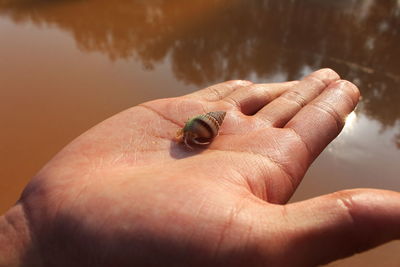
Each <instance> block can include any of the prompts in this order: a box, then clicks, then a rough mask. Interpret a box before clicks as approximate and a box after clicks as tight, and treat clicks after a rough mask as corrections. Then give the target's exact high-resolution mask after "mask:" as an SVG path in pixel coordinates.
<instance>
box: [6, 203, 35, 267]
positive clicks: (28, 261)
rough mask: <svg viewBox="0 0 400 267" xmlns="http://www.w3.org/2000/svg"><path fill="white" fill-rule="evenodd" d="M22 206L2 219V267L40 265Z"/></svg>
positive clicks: (7, 213) (16, 206) (13, 209)
mask: <svg viewBox="0 0 400 267" xmlns="http://www.w3.org/2000/svg"><path fill="white" fill-rule="evenodd" d="M38 259H39V257H38V254H37V253H36V248H35V246H34V244H33V242H32V236H31V232H30V229H29V224H28V221H27V219H26V217H25V212H24V209H23V206H22V204H17V205H15V206H14V207H12V208H11V209H10V210H8V211H7V212H6V213H5V214H4V215H3V216H1V217H0V266H23V265H35V266H36V265H39V264H38V263H39V261H38Z"/></svg>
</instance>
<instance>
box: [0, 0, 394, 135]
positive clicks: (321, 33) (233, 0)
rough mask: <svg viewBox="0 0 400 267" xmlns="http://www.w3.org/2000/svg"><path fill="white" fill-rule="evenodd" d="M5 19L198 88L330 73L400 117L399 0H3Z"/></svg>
mask: <svg viewBox="0 0 400 267" xmlns="http://www.w3.org/2000/svg"><path fill="white" fill-rule="evenodd" d="M0 14H7V15H9V16H10V17H12V19H13V20H14V21H15V22H24V21H32V22H34V23H37V24H43V23H45V24H54V25H57V26H58V27H60V28H62V29H64V30H67V31H69V32H71V33H72V34H73V35H74V37H75V39H76V42H77V44H78V46H79V47H80V49H82V50H85V51H101V52H103V53H106V54H107V55H108V56H109V57H110V58H111V59H120V58H123V59H135V60H139V61H140V62H142V64H143V66H145V67H146V68H147V69H152V68H153V67H154V66H155V65H157V64H158V63H160V62H162V61H164V60H170V61H171V65H172V69H173V72H174V74H175V76H176V78H177V79H179V80H181V81H183V82H185V83H189V84H196V85H199V86H200V85H206V84H209V83H213V82H217V81H221V80H226V79H232V78H246V77H257V78H258V79H260V80H263V81H268V80H272V79H276V78H275V77H281V79H297V78H299V77H301V76H303V75H304V73H305V72H306V71H307V70H309V69H317V68H320V67H326V66H330V67H332V68H334V69H335V70H337V71H338V72H339V73H340V74H341V75H342V77H343V78H346V79H349V80H351V81H354V82H355V83H357V84H358V85H359V87H360V88H361V90H362V94H363V102H362V105H361V112H363V113H365V114H367V115H368V116H369V117H371V118H374V119H376V120H379V121H380V122H381V123H382V124H383V125H384V126H385V127H394V126H395V125H396V122H397V121H399V120H400V105H398V103H400V89H399V85H400V46H399V45H398V44H399V43H400V4H399V2H398V1H396V0H385V1H382V0H370V1H361V0H359V1H358V0H347V1H345V0H331V1H316V0H302V1H300V0H291V1H274V0H263V1H246V0H230V1H228V0H212V1H202V0H192V1H184V0H149V1H142V0H118V1H107V0H87V1H79V0H77V1H73V2H71V1H56V0H52V1H50V0H41V1H39V0H14V1H10V0H0ZM399 136H400V133H399ZM398 139H399V138H397V140H398Z"/></svg>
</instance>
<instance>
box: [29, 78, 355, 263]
mask: <svg viewBox="0 0 400 267" xmlns="http://www.w3.org/2000/svg"><path fill="white" fill-rule="evenodd" d="M336 80H338V76H337V75H336V74H334V73H332V72H331V71H327V70H322V71H319V72H317V73H314V74H313V75H312V76H310V77H308V78H306V79H305V80H303V81H301V82H300V83H295V82H293V83H282V84H270V85H250V84H249V83H246V82H239V81H237V82H228V83H223V84H219V85H216V86H213V87H211V88H208V89H204V90H202V91H199V92H196V93H194V94H191V95H187V96H184V97H179V98H173V99H162V100H157V101H152V102H148V103H144V104H142V105H140V106H137V107H134V108H131V109H129V110H127V111H124V112H122V113H120V114H118V115H116V116H114V117H112V118H110V119H108V120H106V121H104V122H103V123H101V124H99V125H98V126H96V127H94V128H93V129H91V130H89V131H88V132H87V133H85V134H83V135H82V136H81V137H79V138H78V139H76V140H75V141H74V142H73V143H71V144H70V145H69V146H67V147H66V148H65V149H64V150H63V151H62V152H60V153H59V154H58V155H57V156H56V157H55V158H54V159H53V160H52V161H51V162H50V163H49V164H48V165H46V167H45V168H44V169H43V170H42V171H41V172H40V173H39V174H38V175H37V176H36V177H35V179H34V180H33V181H32V182H31V183H30V185H29V186H28V187H27V189H26V190H25V192H24V195H23V201H25V202H26V203H28V204H27V206H28V208H27V210H29V211H30V212H29V215H28V217H29V220H30V222H31V224H32V226H33V228H34V229H35V230H34V232H36V235H37V236H40V239H41V241H40V242H41V246H42V247H43V249H44V250H46V251H52V253H50V254H52V256H51V258H49V259H47V261H48V262H49V263H52V261H54V262H53V263H55V262H59V257H72V258H64V259H63V260H64V261H65V262H66V264H67V263H68V262H69V260H75V262H81V263H83V264H85V262H86V263H87V262H88V261H89V262H90V261H93V262H98V264H100V263H101V264H104V265H108V264H112V265H115V266H117V265H124V264H128V263H129V262H131V261H132V259H136V260H137V259H139V263H140V264H143V265H156V264H162V265H167V264H177V262H180V263H181V264H183V265H193V264H199V265H203V264H207V263H209V262H214V263H218V262H219V261H221V262H224V263H227V262H228V263H230V264H231V265H232V264H233V263H236V264H243V263H245V264H249V259H251V260H252V261H254V262H258V263H260V262H261V263H262V264H265V263H270V264H276V263H277V262H279V263H280V265H281V266H283V265H285V264H288V265H290V264H291V262H293V261H296V260H299V259H301V255H297V256H296V255H295V254H292V257H291V259H285V254H284V253H280V255H278V256H277V253H276V252H277V250H283V251H284V250H285V249H286V252H291V251H290V247H288V246H289V245H288V244H289V242H288V241H287V236H286V234H285V233H283V231H284V230H283V229H285V227H287V223H288V220H290V219H288V218H283V217H284V216H285V215H284V214H285V208H284V206H278V205H274V204H272V203H276V204H284V203H286V201H287V200H288V199H289V198H290V196H291V195H292V194H293V192H294V190H295V188H296V187H297V185H298V184H299V182H300V181H301V179H302V177H303V175H304V173H305V171H306V170H307V168H308V167H309V165H310V164H311V162H312V161H313V160H314V159H315V157H316V156H317V155H318V154H319V153H320V152H321V151H322V149H323V148H324V147H325V146H326V145H327V144H328V143H329V142H330V141H331V140H332V139H333V138H334V137H335V136H336V135H337V134H338V133H339V131H340V127H341V125H340V123H342V122H343V121H342V119H343V118H344V116H345V115H346V114H348V113H349V112H350V111H351V110H352V109H353V108H354V106H355V104H356V102H357V98H358V94H357V92H356V90H355V89H354V88H353V87H352V86H351V85H349V84H348V83H335V81H336ZM326 88H328V89H326ZM311 102H312V103H313V104H310V103H311ZM267 104H268V105H267ZM306 104H308V105H306ZM217 110H224V111H227V116H226V118H225V121H224V123H223V125H222V127H221V131H220V135H219V136H218V137H217V138H216V139H215V140H214V141H213V142H212V144H211V145H209V146H208V147H206V148H205V149H202V148H198V147H197V148H195V149H194V150H189V149H187V148H185V147H184V145H182V144H178V143H177V142H175V141H174V137H175V134H176V131H177V130H178V129H179V128H181V127H182V126H183V125H184V123H185V121H186V120H187V119H188V118H189V117H192V116H194V115H198V114H203V113H205V112H209V111H217ZM313 125H318V127H316V128H314V129H310V128H311V127H312V126H313ZM285 220H286V221H285ZM277 222H278V224H277ZM270 227H272V228H274V229H275V230H274V231H272V230H268V229H269V228H270ZM60 229H62V231H60ZM261 232H262V233H263V237H262V239H263V241H262V242H260V235H259V234H260V233H261ZM266 232H268V234H267V235H266V234H265V233H266ZM54 233H57V234H54ZM60 240H62V242H60ZM269 242H274V245H273V246H270V245H269ZM49 244H51V246H50V245H49ZM88 247H89V249H88ZM60 251H62V253H61V252H60ZM66 251H67V252H70V253H65V252H66ZM74 251H85V253H83V254H84V257H82V254H80V253H75V252H74ZM90 251H96V253H93V254H91V253H90ZM260 251H262V253H260ZM232 252H237V253H232ZM154 254H156V255H158V256H157V257H156V259H155V258H154V256H153V255H154ZM278 254H279V253H278ZM65 255H69V256H65ZM71 255H73V256H71ZM74 255H75V256H77V258H73V257H74ZM109 255H111V256H109ZM182 255H183V256H182ZM78 256H79V257H78ZM305 263H306V264H307V262H305Z"/></svg>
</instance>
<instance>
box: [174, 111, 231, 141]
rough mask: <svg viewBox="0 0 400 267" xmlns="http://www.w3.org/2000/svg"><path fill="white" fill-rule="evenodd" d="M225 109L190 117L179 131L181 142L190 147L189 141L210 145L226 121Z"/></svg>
mask: <svg viewBox="0 0 400 267" xmlns="http://www.w3.org/2000/svg"><path fill="white" fill-rule="evenodd" d="M225 115H226V112H225V111H213V112H208V113H206V114H202V115H197V116H195V117H193V118H191V119H189V120H188V121H187V122H186V124H185V126H184V127H183V128H182V129H180V130H179V131H178V133H177V137H178V139H179V140H180V141H181V142H184V143H185V145H186V146H187V147H189V148H192V147H191V146H190V145H189V143H191V144H196V145H208V144H210V143H211V141H212V140H213V139H214V137H216V136H217V135H218V131H219V127H221V124H222V122H223V121H224V118H225Z"/></svg>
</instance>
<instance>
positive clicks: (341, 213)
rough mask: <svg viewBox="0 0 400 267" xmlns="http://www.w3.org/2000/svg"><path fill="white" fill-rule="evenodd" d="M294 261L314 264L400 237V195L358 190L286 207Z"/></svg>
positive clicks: (288, 232) (306, 264)
mask: <svg viewBox="0 0 400 267" xmlns="http://www.w3.org/2000/svg"><path fill="white" fill-rule="evenodd" d="M284 214H285V216H286V219H287V221H286V222H287V224H286V223H285V226H284V228H287V229H283V231H284V232H286V233H287V234H288V236H287V237H288V239H287V240H288V244H289V247H288V248H289V250H290V253H291V257H293V258H292V260H294V261H293V262H296V261H297V263H301V264H300V265H303V264H302V263H304V265H305V266H314V265H317V264H322V263H327V262H330V261H333V260H336V259H339V258H343V257H346V256H350V255H352V254H354V253H357V252H361V251H364V250H367V249H370V248H372V247H375V246H377V245H380V244H383V243H385V242H388V241H390V240H393V239H399V238H400V194H399V193H396V192H392V191H384V190H372V189H356V190H347V191H340V192H336V193H333V194H330V195H325V196H321V197H317V198H313V199H310V200H306V201H302V202H298V203H293V204H289V205H287V206H286V207H285V213H284Z"/></svg>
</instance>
